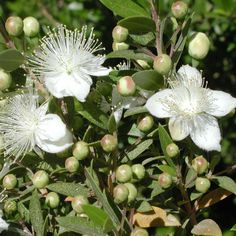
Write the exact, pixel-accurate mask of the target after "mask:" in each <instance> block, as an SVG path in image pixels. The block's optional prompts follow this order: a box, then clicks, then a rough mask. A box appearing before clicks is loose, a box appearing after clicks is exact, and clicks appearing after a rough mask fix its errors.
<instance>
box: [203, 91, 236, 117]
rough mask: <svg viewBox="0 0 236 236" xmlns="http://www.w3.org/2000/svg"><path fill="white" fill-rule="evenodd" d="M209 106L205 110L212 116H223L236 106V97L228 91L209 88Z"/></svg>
mask: <svg viewBox="0 0 236 236" xmlns="http://www.w3.org/2000/svg"><path fill="white" fill-rule="evenodd" d="M209 96H210V107H209V109H207V110H206V111H205V112H206V113H208V114H211V115H213V116H219V117H220V116H225V115H227V114H228V113H229V112H231V111H232V110H233V109H234V108H235V107H236V98H234V97H232V96H231V95H230V94H229V93H225V92H222V91H217V90H210V91H209Z"/></svg>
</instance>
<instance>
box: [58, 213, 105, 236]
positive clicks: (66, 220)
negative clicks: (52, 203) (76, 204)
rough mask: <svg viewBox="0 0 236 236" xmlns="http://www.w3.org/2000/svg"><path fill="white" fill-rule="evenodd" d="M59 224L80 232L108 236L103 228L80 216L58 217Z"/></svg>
mask: <svg viewBox="0 0 236 236" xmlns="http://www.w3.org/2000/svg"><path fill="white" fill-rule="evenodd" d="M56 221H57V222H58V224H59V225H60V226H61V227H63V228H65V229H66V230H67V231H72V232H75V233H80V234H88V235H99V236H100V235H101V236H106V234H105V233H104V232H103V230H102V228H101V227H99V226H97V225H95V224H94V223H93V222H91V221H88V220H87V219H85V218H82V217H78V216H66V217H56Z"/></svg>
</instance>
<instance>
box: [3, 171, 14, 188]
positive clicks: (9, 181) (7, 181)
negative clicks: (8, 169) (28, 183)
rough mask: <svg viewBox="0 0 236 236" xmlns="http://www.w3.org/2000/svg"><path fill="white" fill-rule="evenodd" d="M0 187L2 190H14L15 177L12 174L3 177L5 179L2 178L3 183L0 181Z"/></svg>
mask: <svg viewBox="0 0 236 236" xmlns="http://www.w3.org/2000/svg"><path fill="white" fill-rule="evenodd" d="M2 185H3V187H4V188H6V189H8V190H10V189H13V188H15V187H16V185H17V178H16V176H15V175H13V174H8V175H5V177H4V178H3V181H2Z"/></svg>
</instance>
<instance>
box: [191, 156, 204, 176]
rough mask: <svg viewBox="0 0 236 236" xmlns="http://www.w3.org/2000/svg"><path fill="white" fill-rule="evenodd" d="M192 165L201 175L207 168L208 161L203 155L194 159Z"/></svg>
mask: <svg viewBox="0 0 236 236" xmlns="http://www.w3.org/2000/svg"><path fill="white" fill-rule="evenodd" d="M192 167H193V169H194V170H195V171H196V172H197V173H198V174H200V175H201V174H203V173H204V172H205V171H206V170H207V168H208V161H207V160H206V159H205V158H204V157H203V156H197V157H195V158H194V159H193V160H192Z"/></svg>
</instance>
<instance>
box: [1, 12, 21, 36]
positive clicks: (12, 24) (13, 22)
mask: <svg viewBox="0 0 236 236" xmlns="http://www.w3.org/2000/svg"><path fill="white" fill-rule="evenodd" d="M5 28H6V31H7V32H8V34H9V35H12V36H19V35H20V34H21V33H22V31H23V21H22V19H21V18H20V17H18V16H10V17H8V18H7V21H6V23H5Z"/></svg>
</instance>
